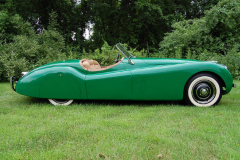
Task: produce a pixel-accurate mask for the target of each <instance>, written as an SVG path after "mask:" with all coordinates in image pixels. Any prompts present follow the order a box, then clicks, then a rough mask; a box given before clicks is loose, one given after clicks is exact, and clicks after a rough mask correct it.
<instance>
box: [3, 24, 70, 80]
mask: <svg viewBox="0 0 240 160" xmlns="http://www.w3.org/2000/svg"><path fill="white" fill-rule="evenodd" d="M53 23H54V22H53ZM53 23H52V24H53ZM18 24H19V25H18V27H19V28H24V27H26V26H27V28H25V30H27V31H28V33H29V34H22V35H21V34H19V35H17V36H14V37H13V40H12V42H11V43H4V44H1V46H0V51H1V52H0V56H1V59H0V69H2V70H3V71H2V72H0V73H1V74H3V75H2V77H3V80H6V79H8V78H9V77H10V76H13V75H15V76H17V77H20V76H21V72H22V71H29V70H32V69H34V68H36V67H38V66H41V65H43V64H46V63H49V62H53V61H58V60H63V59H67V56H66V54H65V41H64V38H63V37H62V36H61V35H60V33H59V32H58V31H56V30H55V28H54V27H55V25H51V23H50V27H49V28H50V29H49V30H43V31H42V32H41V33H40V34H36V33H34V31H33V30H32V28H31V27H30V26H28V25H25V23H18ZM27 24H28V23H27ZM23 33H24V32H23ZM25 33H26V32H25ZM1 64H2V65H1ZM1 74H0V75H1Z"/></svg>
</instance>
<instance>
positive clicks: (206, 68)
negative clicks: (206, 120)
mask: <svg viewBox="0 0 240 160" xmlns="http://www.w3.org/2000/svg"><path fill="white" fill-rule="evenodd" d="M131 60H132V61H133V62H134V65H131V64H130V63H129V62H128V60H127V59H126V58H125V59H124V60H123V61H122V62H121V63H120V64H118V65H117V66H115V67H113V68H110V69H107V70H103V71H94V72H93V71H86V70H84V69H82V68H81V66H80V64H79V61H80V60H68V61H60V62H55V63H50V64H47V65H44V66H41V67H39V68H36V69H34V70H32V71H31V72H29V73H28V74H27V75H26V76H24V77H23V78H21V79H20V80H19V81H18V83H17V85H16V92H18V93H20V94H23V95H27V96H31V97H38V98H50V99H106V100H182V99H183V91H184V87H185V84H186V83H187V81H188V80H189V79H190V78H191V77H192V76H193V75H195V74H197V73H201V72H209V73H212V74H215V75H218V76H219V78H221V79H222V81H223V82H224V85H225V87H226V93H228V92H230V90H231V89H232V84H233V79H232V76H231V74H230V73H229V71H228V70H227V69H226V68H225V67H224V66H223V65H220V64H216V63H214V62H203V61H196V60H182V59H163V58H158V59H157V58H131Z"/></svg>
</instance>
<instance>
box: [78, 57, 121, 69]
mask: <svg viewBox="0 0 240 160" xmlns="http://www.w3.org/2000/svg"><path fill="white" fill-rule="evenodd" d="M123 59H124V57H123V58H122V59H121V60H120V61H119V62H118V63H116V64H113V65H110V66H104V67H101V66H100V64H99V63H98V62H97V61H95V60H92V59H82V60H80V62H79V64H80V66H81V67H82V68H83V69H85V70H87V71H102V70H106V69H109V68H112V67H114V66H116V65H118V64H119V63H121V62H122V61H123Z"/></svg>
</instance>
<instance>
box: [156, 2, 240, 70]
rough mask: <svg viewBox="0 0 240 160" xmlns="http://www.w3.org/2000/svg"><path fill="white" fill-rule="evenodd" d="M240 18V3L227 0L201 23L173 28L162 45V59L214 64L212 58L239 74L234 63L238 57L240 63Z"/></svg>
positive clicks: (187, 22)
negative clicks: (190, 59)
mask: <svg viewBox="0 0 240 160" xmlns="http://www.w3.org/2000/svg"><path fill="white" fill-rule="evenodd" d="M239 17H240V2H239V1H238V0H233V1H229V0H223V1H221V2H219V3H218V4H217V5H216V6H214V7H213V8H212V9H210V10H208V11H206V12H205V16H204V17H202V18H200V19H192V20H184V21H181V22H177V23H175V24H173V28H174V30H173V32H171V33H168V34H167V36H166V37H164V40H163V41H162V42H161V43H160V49H159V51H160V53H159V55H165V56H166V57H172V58H174V57H177V58H190V57H191V58H197V59H204V60H210V57H211V58H215V60H219V61H221V62H223V63H224V64H226V65H227V66H229V69H230V70H231V72H232V73H234V74H235V73H236V74H238V73H239V72H238V71H237V70H238V69H239V63H235V62H237V61H233V60H232V59H233V58H234V57H235V56H236V57H235V59H237V60H239V58H240V57H239V54H237V52H239V51H240V32H239V31H240V30H239V28H240V19H239ZM233 51H234V52H233ZM190 54H191V56H190ZM179 55H181V56H179ZM205 55H206V56H205ZM193 56H194V57H193ZM202 57H205V58H202ZM206 58H207V59H206ZM232 63H234V64H232ZM231 65H232V66H231ZM236 65H238V67H237V66H236ZM233 66H234V67H233Z"/></svg>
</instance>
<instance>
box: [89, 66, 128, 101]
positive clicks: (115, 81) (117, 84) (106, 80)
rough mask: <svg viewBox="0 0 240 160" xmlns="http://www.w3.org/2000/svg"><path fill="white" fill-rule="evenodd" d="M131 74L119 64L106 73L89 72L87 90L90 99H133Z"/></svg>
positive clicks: (105, 71)
mask: <svg viewBox="0 0 240 160" xmlns="http://www.w3.org/2000/svg"><path fill="white" fill-rule="evenodd" d="M131 78H132V77H131V73H130V72H129V71H127V70H125V67H124V65H123V64H121V63H120V64H119V65H117V66H115V67H113V68H111V69H108V70H104V71H96V72H88V74H87V76H86V88H87V95H88V99H106V100H122V99H129V100H130V99H131V98H132V96H131V95H132V93H131Z"/></svg>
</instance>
